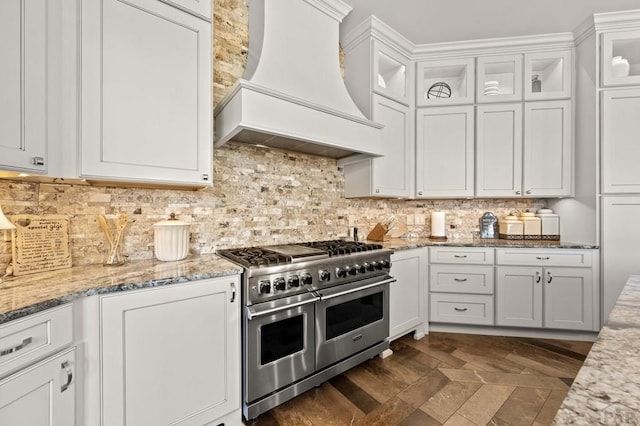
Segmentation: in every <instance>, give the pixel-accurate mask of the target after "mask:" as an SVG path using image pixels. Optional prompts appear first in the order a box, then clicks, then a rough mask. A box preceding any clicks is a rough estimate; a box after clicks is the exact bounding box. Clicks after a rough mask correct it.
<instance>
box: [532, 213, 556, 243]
mask: <svg viewBox="0 0 640 426" xmlns="http://www.w3.org/2000/svg"><path fill="white" fill-rule="evenodd" d="M536 216H538V217H539V218H540V227H541V230H540V234H541V237H542V239H543V240H549V241H560V216H558V214H557V213H554V212H553V211H552V210H551V209H540V210H538V213H536Z"/></svg>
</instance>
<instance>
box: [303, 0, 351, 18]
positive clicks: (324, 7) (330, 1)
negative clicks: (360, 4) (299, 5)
mask: <svg viewBox="0 0 640 426" xmlns="http://www.w3.org/2000/svg"><path fill="white" fill-rule="evenodd" d="M304 1H306V2H307V3H309V4H310V5H311V6H313V7H315V8H316V9H318V10H320V11H321V12H323V13H324V14H326V15H329V16H330V17H332V18H333V19H335V20H336V21H338V22H342V20H343V19H344V17H345V16H347V15H348V14H349V12H351V10H352V9H353V8H352V7H351V6H349V5H348V4H346V3H345V2H343V1H342V0H304Z"/></svg>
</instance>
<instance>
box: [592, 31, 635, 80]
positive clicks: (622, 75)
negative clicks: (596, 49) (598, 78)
mask: <svg viewBox="0 0 640 426" xmlns="http://www.w3.org/2000/svg"><path fill="white" fill-rule="evenodd" d="M638 49H640V30H637V29H635V30H629V31H611V32H607V33H604V34H602V55H601V60H602V62H601V68H600V69H601V70H602V73H601V75H602V85H603V86H622V85H629V84H634V85H637V84H640V56H639V55H638V53H637V52H638ZM616 57H619V59H617V60H616V63H614V62H613V59H614V58H616ZM625 61H626V63H625Z"/></svg>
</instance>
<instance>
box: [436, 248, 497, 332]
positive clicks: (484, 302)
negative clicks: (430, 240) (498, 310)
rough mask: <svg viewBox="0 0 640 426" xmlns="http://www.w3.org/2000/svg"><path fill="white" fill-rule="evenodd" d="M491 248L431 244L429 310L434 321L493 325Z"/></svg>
mask: <svg viewBox="0 0 640 426" xmlns="http://www.w3.org/2000/svg"><path fill="white" fill-rule="evenodd" d="M493 258H494V256H493V249H490V248H489V249H487V248H476V247H432V248H431V249H430V252H429V260H430V265H429V290H430V293H429V298H430V303H429V313H430V320H431V321H433V322H443V323H456V324H473V325H493V323H494V320H493V317H494V304H493V286H494V277H493Z"/></svg>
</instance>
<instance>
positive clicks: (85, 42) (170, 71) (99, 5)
mask: <svg viewBox="0 0 640 426" xmlns="http://www.w3.org/2000/svg"><path fill="white" fill-rule="evenodd" d="M178 3H184V1H182V2H178ZM188 3H194V2H193V1H189V2H188ZM208 7H210V6H208ZM81 22H82V25H81V43H80V44H81V52H80V65H81V89H80V93H81V98H80V99H81V107H80V112H81V121H80V123H81V125H80V135H79V136H80V137H79V140H80V165H79V170H78V173H79V175H80V177H82V178H86V179H89V180H91V179H95V180H107V181H109V180H111V181H129V182H144V183H158V184H177V185H190V186H209V185H210V184H211V179H212V176H211V173H212V162H213V159H212V128H211V24H210V22H207V21H205V20H203V19H200V18H197V17H196V16H194V15H192V14H190V13H187V12H184V11H183V10H180V9H178V8H176V7H173V6H171V5H169V4H167V3H164V2H161V1H158V0H131V1H128V2H122V1H118V0H90V1H83V2H82V8H81Z"/></svg>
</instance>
